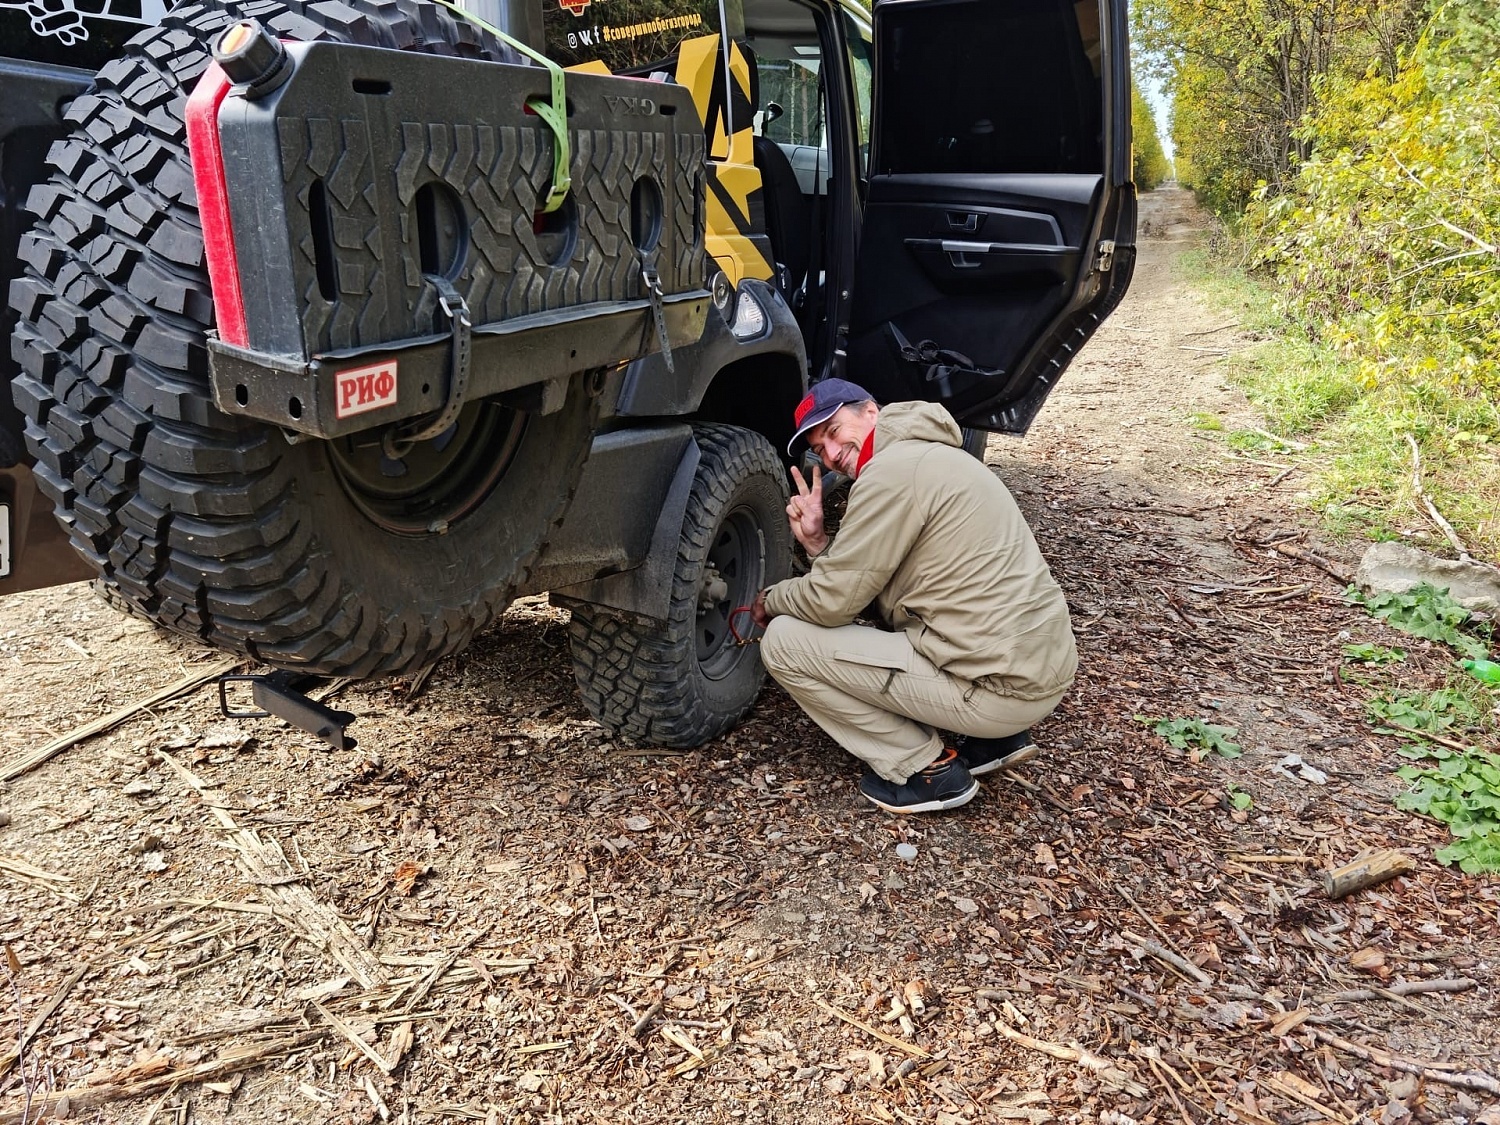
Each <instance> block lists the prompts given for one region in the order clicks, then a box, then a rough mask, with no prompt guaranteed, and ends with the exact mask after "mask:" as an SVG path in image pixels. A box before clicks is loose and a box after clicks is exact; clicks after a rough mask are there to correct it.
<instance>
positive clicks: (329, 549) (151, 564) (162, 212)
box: [11, 0, 598, 676]
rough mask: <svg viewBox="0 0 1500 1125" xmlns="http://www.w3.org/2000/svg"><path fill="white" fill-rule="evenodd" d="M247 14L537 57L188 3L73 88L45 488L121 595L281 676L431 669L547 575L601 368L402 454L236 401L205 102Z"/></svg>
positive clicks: (299, 9)
mask: <svg viewBox="0 0 1500 1125" xmlns="http://www.w3.org/2000/svg"><path fill="white" fill-rule="evenodd" d="M247 15H253V16H254V17H255V18H257V19H259V20H260V21H261V22H262V23H263V24H265V25H266V26H267V27H268V28H270V30H271V31H272V33H273V34H276V35H278V36H280V37H282V38H285V39H303V40H306V39H337V40H344V41H350V42H357V43H363V44H368V45H372V46H380V47H395V48H403V49H411V50H420V51H426V52H431V53H441V54H461V55H466V56H469V57H485V58H492V59H497V60H505V61H515V58H516V56H514V55H513V54H512V53H511V52H510V50H509V48H505V47H503V46H501V45H500V44H499V43H497V42H496V41H495V40H494V39H493V38H492V37H490V36H488V35H484V34H481V33H480V32H479V31H478V30H477V29H476V28H475V27H474V26H473V25H471V24H469V23H467V22H466V21H463V20H461V19H456V18H455V17H454V16H453V15H452V14H451V13H449V12H448V11H447V10H445V9H443V8H441V7H440V6H439V5H436V4H431V3H424V2H420V0H282V2H280V3H274V2H266V0H255V2H253V3H244V4H240V3H230V2H211V3H198V4H191V5H185V6H181V7H177V8H175V9H174V10H172V11H171V12H170V13H169V14H168V15H167V16H166V17H165V19H164V21H163V23H162V24H161V25H160V26H158V27H156V28H152V29H150V30H148V31H145V32H143V33H142V34H140V35H138V36H137V37H135V38H134V39H133V40H131V42H130V44H129V45H128V47H127V49H126V53H125V54H124V55H123V56H122V57H121V58H118V59H116V60H114V61H112V62H110V63H109V64H108V65H107V66H105V67H104V69H103V70H102V71H100V73H99V75H98V76H97V78H96V80H95V82H94V84H93V86H92V87H91V88H90V89H89V91H88V92H87V93H85V94H83V95H82V96H80V97H79V98H77V99H76V100H75V101H74V102H73V103H72V105H71V106H70V107H69V109H68V111H67V115H66V116H67V121H68V122H69V123H70V124H71V125H72V131H71V133H70V134H69V135H68V136H67V137H65V138H64V139H63V140H61V141H59V142H57V143H56V144H55V145H54V146H53V148H52V151H51V153H50V154H49V158H48V159H49V167H50V173H51V174H50V178H49V179H48V180H47V181H46V182H44V183H42V184H40V185H38V186H37V187H36V188H35V189H34V190H33V192H32V195H31V198H30V201H29V206H30V208H31V210H32V211H33V212H34V213H35V214H36V216H37V222H36V225H35V226H34V227H33V229H32V230H31V231H30V232H29V233H28V234H27V235H26V236H25V237H24V238H23V241H22V244H21V255H20V256H21V259H22V260H23V262H24V263H25V272H24V274H23V276H21V277H20V278H19V279H18V280H17V281H16V282H15V283H14V285H13V287H12V296H11V301H12V304H13V305H14V307H15V310H16V312H17V314H18V316H19V324H18V326H17V328H16V330H15V334H14V338H13V339H14V343H13V347H14V348H15V351H16V356H17V359H18V361H19V362H20V364H21V374H20V375H19V376H18V377H17V379H16V382H15V384H14V386H15V398H16V402H17V405H18V406H19V407H20V408H21V410H22V411H23V412H24V413H25V414H26V415H27V417H28V424H27V429H26V438H27V444H28V447H29V448H30V450H31V453H32V455H33V456H34V457H35V458H36V460H37V465H36V473H37V477H38V480H39V482H40V484H41V486H42V487H43V489H44V490H45V491H46V492H47V493H48V494H49V495H50V497H51V498H52V500H53V502H54V503H55V505H56V508H57V515H58V519H59V520H60V521H61V522H62V524H63V526H64V527H65V528H67V530H68V531H69V533H70V535H71V538H72V541H73V544H74V546H75V547H76V548H77V549H78V550H79V552H80V553H81V554H82V555H83V556H84V557H85V558H86V559H87V560H88V561H89V562H90V563H91V564H92V565H93V567H94V569H95V570H96V571H97V572H98V575H99V578H100V582H101V584H102V586H103V587H104V588H105V589H106V590H107V591H109V593H110V594H111V596H112V597H113V598H114V599H117V600H124V601H126V602H128V603H129V604H130V605H132V606H134V607H136V608H137V609H139V610H140V611H141V612H143V613H144V614H145V615H146V616H147V617H149V618H150V619H152V620H154V621H156V622H158V623H159V624H161V625H164V626H166V627H168V628H170V629H173V630H175V631H177V632H180V633H184V634H187V635H189V636H192V637H196V638H199V639H201V640H203V641H206V642H207V643H209V644H212V645H214V646H216V647H219V648H223V649H228V650H231V651H234V652H239V653H243V654H245V655H247V656H251V657H254V658H256V659H258V660H261V661H264V662H266V663H269V664H273V665H277V666H282V667H290V668H296V669H300V670H304V671H310V672H320V673H325V674H339V675H356V676H361V675H375V674H383V673H397V672H404V671H411V670H414V669H416V668H419V667H421V666H423V665H426V664H429V663H431V662H432V661H434V660H436V659H438V658H439V657H441V656H444V655H446V654H448V653H450V652H453V651H455V650H456V649H458V648H460V647H462V646H463V645H464V644H466V643H467V642H468V640H469V638H470V637H471V636H472V635H473V633H474V632H475V631H477V630H478V629H480V628H482V627H483V626H484V625H485V624H486V623H488V622H489V621H490V620H491V619H492V618H493V617H494V616H495V615H496V614H498V613H499V612H501V611H502V610H503V609H504V608H505V606H506V604H507V603H508V602H509V600H510V597H511V595H512V592H513V591H514V590H515V589H516V587H517V585H518V584H519V583H520V582H521V581H523V580H524V579H525V577H526V574H527V572H528V570H529V569H530V567H531V566H532V564H533V562H534V561H535V559H536V557H537V555H538V554H539V552H540V550H541V548H542V547H543V546H544V545H545V543H546V540H547V538H548V536H549V534H550V532H551V530H552V529H553V527H554V526H555V525H556V523H557V521H558V520H559V519H560V518H561V515H562V513H563V511H564V509H565V506H566V503H567V500H568V498H569V496H570V495H571V493H572V490H573V488H574V486H575V485H576V483H577V479H578V474H579V471H580V470H581V468H582V464H583V460H584V458H585V456H586V454H587V451H588V447H589V442H590V438H591V436H592V432H593V429H594V425H595V422H596V420H597V409H598V407H597V400H596V399H595V398H594V397H593V396H591V395H590V394H589V393H588V392H587V390H586V389H585V387H584V383H585V380H583V379H582V378H578V379H575V380H574V381H573V385H572V387H571V388H570V390H569V393H568V395H567V397H566V401H565V404H564V406H563V407H562V408H561V409H560V410H556V411H554V412H553V413H551V414H528V413H523V412H520V411H516V410H512V409H510V408H508V407H505V406H502V405H499V404H497V403H494V402H476V403H471V404H469V405H468V406H467V407H466V408H465V410H464V411H463V413H462V414H461V415H460V416H459V418H458V420H457V421H456V422H455V423H454V425H453V427H451V428H450V429H449V430H448V431H447V432H446V433H444V434H441V435H439V436H438V437H437V438H436V439H434V440H432V441H428V442H424V443H421V444H419V445H417V446H416V447H414V448H413V449H411V450H410V451H409V452H408V453H407V454H405V455H404V456H403V457H401V458H400V459H392V458H390V457H388V456H386V455H384V454H383V453H382V451H381V449H380V445H379V432H378V431H371V432H370V433H369V434H365V435H358V436H356V437H354V438H351V439H347V440H345V441H341V442H320V441H300V442H296V443H292V442H289V441H288V440H287V439H286V437H285V436H284V435H283V433H282V432H281V431H280V430H278V429H276V428H274V427H270V426H266V425H262V424H260V423H256V422H250V421H247V420H245V419H241V418H236V417H230V416H227V415H225V414H222V413H221V412H219V411H218V410H217V409H215V407H214V406H213V403H212V398H211V395H210V391H209V387H208V363H207V352H206V350H205V346H204V339H205V333H206V332H207V331H208V329H209V328H210V327H212V324H213V304H212V299H211V295H210V290H209V283H208V277H207V272H206V269H205V266H204V256H203V238H202V234H201V228H200V225H199V218H198V212H197V203H196V198H195V195H194V190H193V180H192V171H191V166H190V164H189V161H188V155H187V145H186V137H185V128H184V125H183V113H184V109H185V105H186V97H187V95H188V93H190V92H191V90H192V87H193V85H194V83H195V82H196V81H197V79H198V77H199V76H200V75H201V74H202V73H203V71H204V69H205V68H206V67H207V64H208V53H207V47H206V45H207V43H208V42H209V41H210V39H211V38H212V36H213V35H215V34H216V33H217V32H218V31H219V30H220V29H222V28H223V27H224V26H227V25H228V24H229V23H230V22H232V21H233V20H236V19H239V18H242V17H244V16H247Z"/></svg>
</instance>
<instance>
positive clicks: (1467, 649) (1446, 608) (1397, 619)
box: [1346, 582, 1488, 660]
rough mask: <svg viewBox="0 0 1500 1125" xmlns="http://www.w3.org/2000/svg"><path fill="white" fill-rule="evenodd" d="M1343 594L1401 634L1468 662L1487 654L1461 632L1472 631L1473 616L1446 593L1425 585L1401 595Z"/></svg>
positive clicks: (1471, 636) (1351, 589) (1475, 639)
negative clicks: (1448, 650)
mask: <svg viewBox="0 0 1500 1125" xmlns="http://www.w3.org/2000/svg"><path fill="white" fill-rule="evenodd" d="M1346 594H1347V596H1348V598H1349V600H1350V601H1352V602H1356V603H1358V604H1359V605H1362V606H1364V607H1365V608H1366V609H1367V610H1369V611H1370V612H1371V613H1372V614H1374V615H1375V616H1376V617H1378V618H1380V619H1381V620H1382V621H1384V622H1385V623H1386V624H1387V625H1390V626H1391V627H1392V628H1395V629H1400V630H1401V631H1402V632H1403V633H1410V634H1411V635H1412V636H1414V637H1423V638H1425V639H1427V640H1429V641H1439V642H1441V643H1442V644H1445V645H1448V646H1449V647H1450V648H1453V649H1456V650H1457V651H1459V652H1460V653H1462V654H1463V655H1464V656H1466V657H1468V658H1469V659H1470V660H1483V659H1484V658H1485V657H1486V655H1487V654H1488V649H1487V648H1486V647H1485V644H1484V642H1483V641H1481V640H1480V639H1479V637H1478V636H1476V635H1474V633H1472V632H1466V631H1464V630H1465V629H1466V628H1474V625H1473V621H1474V615H1473V614H1471V613H1470V612H1469V611H1468V610H1467V609H1465V608H1464V607H1463V606H1461V605H1459V604H1458V602H1456V601H1454V600H1453V598H1452V597H1451V596H1450V595H1449V593H1448V591H1447V590H1439V589H1437V588H1436V587H1435V586H1431V585H1428V584H1427V583H1425V582H1424V583H1422V584H1421V585H1420V586H1413V587H1412V588H1411V589H1410V590H1407V591H1406V592H1404V593H1400V594H1392V593H1381V594H1364V593H1361V592H1360V591H1359V590H1358V589H1357V588H1355V587H1353V586H1351V587H1349V589H1348V590H1347V591H1346Z"/></svg>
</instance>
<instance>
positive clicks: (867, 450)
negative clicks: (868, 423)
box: [854, 430, 875, 478]
mask: <svg viewBox="0 0 1500 1125" xmlns="http://www.w3.org/2000/svg"><path fill="white" fill-rule="evenodd" d="M873 456H875V431H874V430H871V431H870V432H869V434H868V435H867V436H866V437H865V443H864V444H863V445H861V446H860V447H859V459H858V460H857V461H855V462H854V475H855V477H856V478H858V476H859V474H860V473H862V472H863V471H864V468H865V462H867V461H868V460H869V459H870V458H871V457H873Z"/></svg>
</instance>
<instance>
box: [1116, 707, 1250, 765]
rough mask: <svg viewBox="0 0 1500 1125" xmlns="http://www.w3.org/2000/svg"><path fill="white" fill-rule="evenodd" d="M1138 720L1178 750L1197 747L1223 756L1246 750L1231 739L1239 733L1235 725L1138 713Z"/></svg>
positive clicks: (1231, 755) (1237, 753)
mask: <svg viewBox="0 0 1500 1125" xmlns="http://www.w3.org/2000/svg"><path fill="white" fill-rule="evenodd" d="M1136 721H1137V722H1142V723H1146V724H1147V725H1149V726H1150V727H1151V729H1152V731H1153V732H1155V733H1156V734H1159V735H1161V736H1162V738H1164V739H1166V740H1167V745H1168V746H1175V747H1176V748H1177V749H1178V750H1186V749H1188V748H1189V747H1195V748H1197V749H1201V750H1211V751H1213V752H1214V753H1215V754H1217V755H1219V757H1221V758H1238V757H1240V756H1242V754H1243V753H1244V751H1242V750H1241V749H1240V746H1239V743H1237V742H1231V741H1230V739H1231V738H1233V737H1234V736H1235V735H1237V734H1239V730H1238V729H1236V728H1235V727H1221V726H1217V725H1215V724H1214V723H1207V722H1204V721H1203V720H1202V719H1155V718H1148V717H1147V716H1145V715H1137V716H1136Z"/></svg>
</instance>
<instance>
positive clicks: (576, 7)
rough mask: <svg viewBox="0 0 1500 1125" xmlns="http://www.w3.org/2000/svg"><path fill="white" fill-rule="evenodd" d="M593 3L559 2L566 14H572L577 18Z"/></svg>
mask: <svg viewBox="0 0 1500 1125" xmlns="http://www.w3.org/2000/svg"><path fill="white" fill-rule="evenodd" d="M591 3H593V0H557V6H558V7H559V8H561V9H563V10H564V11H566V12H572V13H573V14H574V15H575V16H581V15H583V10H584V9H585V8H587V7H588V6H589V5H590V4H591Z"/></svg>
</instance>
